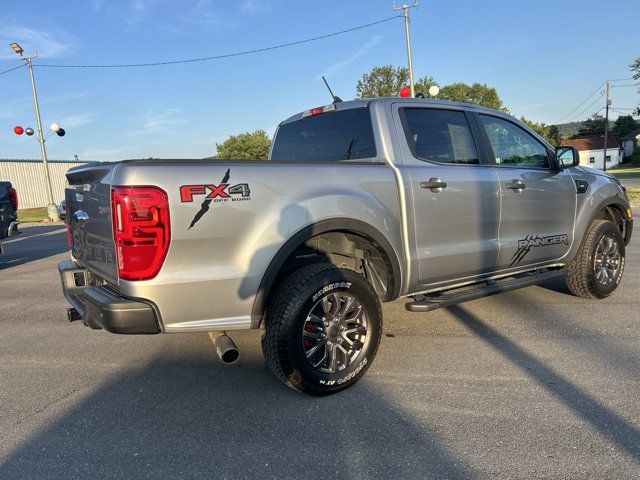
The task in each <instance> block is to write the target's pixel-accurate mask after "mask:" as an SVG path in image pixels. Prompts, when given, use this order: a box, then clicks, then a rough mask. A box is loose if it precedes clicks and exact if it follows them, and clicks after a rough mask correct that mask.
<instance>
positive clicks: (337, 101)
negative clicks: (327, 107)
mask: <svg viewBox="0 0 640 480" xmlns="http://www.w3.org/2000/svg"><path fill="white" fill-rule="evenodd" d="M322 81H323V82H324V84H325V85H326V86H327V90H329V93H330V94H331V96H332V97H333V103H340V102H341V101H342V99H341V98H340V97H336V96H335V95H334V94H333V92H332V91H331V87H330V86H329V84H328V83H327V79H326V78H324V75H322Z"/></svg>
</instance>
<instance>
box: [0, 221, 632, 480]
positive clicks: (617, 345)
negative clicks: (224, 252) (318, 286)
mask: <svg viewBox="0 0 640 480" xmlns="http://www.w3.org/2000/svg"><path fill="white" fill-rule="evenodd" d="M639 224H640V220H639V219H638V218H637V217H636V225H639ZM23 230H24V233H23V234H22V235H21V236H19V237H16V238H14V239H12V240H11V241H9V242H7V244H6V245H5V248H6V252H5V254H3V255H1V256H0V302H1V305H2V308H1V310H0V432H1V434H0V478H2V479H26V478H47V479H56V478H60V479H71V478H91V479H97V478H116V477H118V478H153V479H158V478H249V477H251V478H256V477H268V478H286V477H288V478H325V477H334V478H354V479H355V478H358V479H360V478H428V477H431V478H532V477H539V478H572V479H573V478H639V477H640V332H639V328H638V326H639V325H640V242H639V241H638V238H637V237H638V233H636V238H635V239H634V240H635V241H632V243H631V245H630V246H629V247H628V251H627V269H626V272H625V278H624V279H623V281H622V285H621V288H620V289H619V291H618V292H617V293H616V294H615V295H614V296H613V297H611V298H609V299H607V300H604V301H586V300H581V299H578V298H575V297H572V296H571V295H569V294H568V293H567V291H566V290H565V289H564V287H563V286H562V284H559V283H553V284H549V285H544V286H536V287H530V288H527V289H523V290H519V291H515V292H511V293H506V294H502V295H499V296H494V297H491V298H487V299H482V300H478V301H475V302H471V303H467V304H463V305H460V306H457V307H453V308H450V309H447V310H439V311H435V312H432V313H429V314H412V313H409V312H406V311H405V309H404V307H403V304H402V302H395V303H392V304H387V305H385V307H384V314H385V322H386V323H385V333H386V336H385V337H384V338H383V342H382V345H381V348H380V351H379V353H378V356H377V358H376V360H375V362H374V363H373V365H372V367H371V369H370V370H369V372H368V374H367V375H366V376H365V377H364V379H363V380H362V381H361V382H360V383H358V384H357V385H356V386H355V387H353V388H351V389H349V390H347V391H345V392H342V393H340V394H337V395H334V396H332V397H328V398H312V397H306V396H303V395H300V394H297V393H295V392H294V391H292V390H289V389H287V388H286V387H284V386H283V385H281V384H280V383H279V382H278V381H277V380H276V379H275V378H274V377H273V376H272V375H271V374H270V373H269V371H268V370H267V368H266V366H265V364H264V361H263V359H262V354H261V351H260V347H259V334H258V332H255V331H249V332H244V333H240V334H234V335H233V337H234V339H235V340H236V343H237V344H238V346H239V348H240V352H241V359H240V361H239V363H238V364H235V365H232V366H225V365H223V364H221V363H220V362H219V360H218V359H217V358H216V355H215V353H214V351H213V348H212V346H211V344H210V342H209V340H208V337H207V335H205V334H194V335H156V336H129V337H127V336H117V335H112V334H109V333H105V332H96V331H91V330H89V329H88V328H84V327H83V326H81V325H80V324H79V323H73V324H70V323H68V322H67V320H66V313H65V311H66V303H65V301H64V299H63V298H62V296H61V292H60V286H59V281H58V274H57V271H56V263H57V262H58V261H59V260H61V259H64V258H66V255H67V254H66V252H65V250H66V238H65V233H64V229H63V228H62V227H61V226H59V225H49V226H37V227H29V228H24V229H23Z"/></svg>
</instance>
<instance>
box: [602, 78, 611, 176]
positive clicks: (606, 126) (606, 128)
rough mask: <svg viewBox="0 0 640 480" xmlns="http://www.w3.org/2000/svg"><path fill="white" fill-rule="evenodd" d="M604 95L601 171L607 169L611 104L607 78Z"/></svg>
mask: <svg viewBox="0 0 640 480" xmlns="http://www.w3.org/2000/svg"><path fill="white" fill-rule="evenodd" d="M605 95H606V97H605V98H606V104H605V108H604V111H605V114H604V159H603V162H602V163H603V167H604V168H603V169H602V170H603V171H605V172H606V171H607V137H608V136H609V105H611V100H609V80H607V86H606V87H605Z"/></svg>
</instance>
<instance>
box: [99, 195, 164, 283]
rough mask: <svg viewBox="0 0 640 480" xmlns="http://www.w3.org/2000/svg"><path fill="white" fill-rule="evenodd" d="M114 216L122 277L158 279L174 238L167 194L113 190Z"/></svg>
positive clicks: (112, 210)
mask: <svg viewBox="0 0 640 480" xmlns="http://www.w3.org/2000/svg"><path fill="white" fill-rule="evenodd" d="M111 214H112V216H113V239H114V240H115V244H116V257H117V261H118V275H119V277H120V278H122V279H124V280H148V279H150V278H153V277H155V276H156V275H157V274H158V272H159V271H160V267H161V266H162V262H164V258H165V257H166V255H167V250H168V249H169V241H170V239H171V232H170V227H169V201H168V199H167V194H166V193H165V192H164V191H163V190H161V189H160V188H158V187H112V188H111Z"/></svg>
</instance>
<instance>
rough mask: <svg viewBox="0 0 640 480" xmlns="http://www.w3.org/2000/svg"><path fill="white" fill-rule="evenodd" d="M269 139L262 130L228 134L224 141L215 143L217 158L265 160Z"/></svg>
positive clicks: (267, 153)
mask: <svg viewBox="0 0 640 480" xmlns="http://www.w3.org/2000/svg"><path fill="white" fill-rule="evenodd" d="M270 146H271V140H270V139H269V137H268V136H267V132H265V131H264V130H256V131H255V132H246V133H240V134H238V135H231V136H229V137H228V138H227V139H226V140H225V141H224V142H222V143H216V150H217V154H216V157H218V158H229V159H240V160H256V159H257V160H266V159H267V157H268V156H269V147H270Z"/></svg>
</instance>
